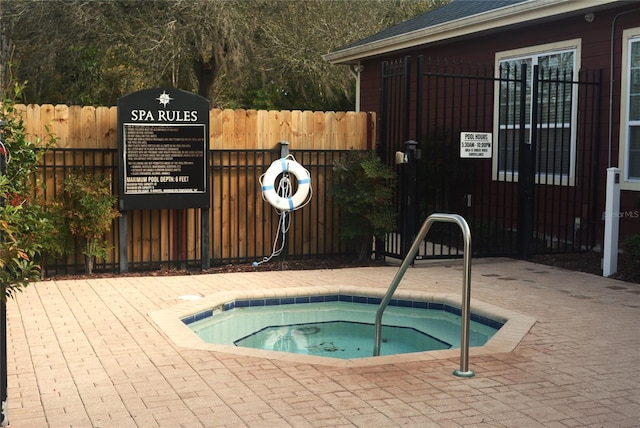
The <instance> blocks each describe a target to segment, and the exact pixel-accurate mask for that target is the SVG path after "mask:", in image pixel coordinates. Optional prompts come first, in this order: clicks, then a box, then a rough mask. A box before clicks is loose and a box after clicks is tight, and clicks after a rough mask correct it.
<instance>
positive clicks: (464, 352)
mask: <svg viewBox="0 0 640 428" xmlns="http://www.w3.org/2000/svg"><path fill="white" fill-rule="evenodd" d="M436 222H444V223H456V224H457V225H458V226H459V227H460V230H461V232H462V237H463V239H464V254H463V264H464V270H463V272H462V319H461V322H460V328H461V334H460V369H459V370H455V371H454V372H453V374H454V375H455V376H458V377H473V376H474V375H475V373H474V372H473V371H471V370H469V321H470V318H471V311H470V305H471V231H470V229H469V225H468V224H467V222H466V221H465V219H464V218H462V217H461V216H459V215H457V214H437V213H436V214H431V215H430V216H429V217H427V219H426V220H425V221H424V223H423V224H422V227H421V228H420V231H419V232H418V235H417V236H416V237H415V239H414V241H413V244H412V245H411V248H410V249H409V251H408V253H407V255H406V256H405V258H404V259H403V260H402V264H401V265H400V268H399V269H398V272H396V275H395V276H394V277H393V280H392V281H391V284H390V285H389V288H388V289H387V292H386V294H385V295H384V297H383V299H382V301H381V302H380V305H379V306H378V310H377V311H376V320H375V339H374V340H375V342H374V346H373V356H374V357H377V356H379V355H380V343H381V339H382V315H383V313H384V310H385V309H386V308H387V306H388V305H389V301H391V297H392V296H393V293H394V292H395V291H396V288H398V285H399V284H400V281H401V280H402V277H403V276H404V274H405V272H406V271H407V268H408V267H409V266H410V265H411V264H412V263H413V259H414V258H415V256H416V254H417V253H418V249H419V248H420V244H421V243H422V241H423V240H424V238H425V237H426V236H427V233H428V232H429V229H430V228H431V225H432V224H433V223H436Z"/></svg>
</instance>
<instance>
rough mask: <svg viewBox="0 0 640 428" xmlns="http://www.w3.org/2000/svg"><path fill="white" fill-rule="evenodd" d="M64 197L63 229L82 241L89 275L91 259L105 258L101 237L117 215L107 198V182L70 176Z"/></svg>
mask: <svg viewBox="0 0 640 428" xmlns="http://www.w3.org/2000/svg"><path fill="white" fill-rule="evenodd" d="M64 193H65V208H64V210H63V212H64V213H65V215H66V220H67V226H68V228H69V232H70V233H71V234H72V235H73V236H76V237H77V238H80V239H82V240H83V248H82V252H83V253H84V255H85V267H86V270H87V273H88V274H90V275H91V274H92V273H93V261H94V259H95V258H96V257H101V258H106V257H107V250H108V249H109V247H108V245H107V242H106V241H105V240H104V234H105V233H106V232H108V231H109V229H110V228H111V223H112V222H113V219H114V218H116V217H118V216H119V215H120V213H119V212H118V210H116V209H115V197H114V196H112V195H111V181H110V180H109V178H107V177H97V176H93V175H89V174H72V175H70V176H69V177H67V179H66V180H65V182H64Z"/></svg>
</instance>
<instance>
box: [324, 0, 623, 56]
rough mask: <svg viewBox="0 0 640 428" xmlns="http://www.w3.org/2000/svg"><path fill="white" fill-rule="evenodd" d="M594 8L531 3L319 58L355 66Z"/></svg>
mask: <svg viewBox="0 0 640 428" xmlns="http://www.w3.org/2000/svg"><path fill="white" fill-rule="evenodd" d="M616 2H620V0H600V1H599V2H598V6H600V7H602V6H603V5H605V4H609V3H616ZM593 6H594V4H593V2H592V1H590V0H530V1H526V2H523V3H518V4H516V5H513V6H508V7H504V8H499V9H495V10H492V11H489V12H485V13H481V14H477V15H473V16H470V17H466V18H461V19H456V20H454V21H449V22H446V23H444V24H439V25H435V26H432V27H428V28H424V29H420V30H416V31H412V32H408V33H404V34H400V35H398V36H394V37H389V38H386V39H382V40H377V41H374V42H371V43H367V44H364V45H360V46H354V47H352V48H347V49H343V50H339V51H335V52H330V53H328V54H326V55H323V56H322V58H323V59H324V60H325V61H328V62H329V63H331V64H356V63H359V62H360V61H362V60H363V59H366V58H371V57H376V56H380V55H385V54H388V53H391V52H397V51H401V50H403V49H408V48H412V47H415V46H421V45H426V44H429V43H434V42H438V41H443V40H448V39H452V38H455V37H460V36H465V35H469V34H474V33H481V32H483V31H487V30H491V29H495V28H500V27H506V26H509V25H515V24H520V23H523V22H528V21H533V20H535V19H541V18H548V17H550V16H555V15H561V14H564V13H570V12H577V11H580V10H583V9H591V8H593Z"/></svg>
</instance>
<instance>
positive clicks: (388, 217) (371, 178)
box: [329, 151, 395, 260]
mask: <svg viewBox="0 0 640 428" xmlns="http://www.w3.org/2000/svg"><path fill="white" fill-rule="evenodd" d="M334 171H335V176H334V182H333V183H332V186H331V188H330V189H329V195H331V196H332V197H333V201H334V204H335V205H337V206H338V207H339V209H340V220H339V227H340V239H341V240H342V241H343V242H345V243H346V244H347V246H348V248H349V249H350V250H353V251H355V252H356V254H357V256H358V259H359V260H364V259H365V258H366V257H367V256H369V255H370V254H371V247H372V239H373V237H375V238H376V239H384V237H385V234H387V233H389V232H392V231H393V230H394V229H395V211H394V209H393V205H392V196H393V186H394V180H395V175H394V173H393V171H392V170H391V169H390V168H389V167H387V166H386V165H384V164H383V163H382V161H381V160H380V158H379V157H378V156H377V155H376V154H375V153H374V152H358V151H351V152H349V153H348V154H347V155H345V156H344V157H343V158H342V159H340V161H338V162H336V163H335V165H334Z"/></svg>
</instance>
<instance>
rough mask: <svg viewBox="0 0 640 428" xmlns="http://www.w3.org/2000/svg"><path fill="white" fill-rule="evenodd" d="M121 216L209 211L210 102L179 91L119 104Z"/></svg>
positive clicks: (149, 93)
mask: <svg viewBox="0 0 640 428" xmlns="http://www.w3.org/2000/svg"><path fill="white" fill-rule="evenodd" d="M118 157H119V168H118V172H119V203H120V207H119V208H120V210H122V211H124V210H130V209H163V208H178V209H179V208H208V207H209V181H208V168H207V167H208V162H207V160H208V158H209V101H208V100H207V99H206V98H203V97H201V96H199V95H196V94H192V93H190V92H186V91H181V90H178V89H170V88H159V89H146V90H142V91H138V92H134V93H132V94H129V95H126V96H124V97H122V98H120V99H119V100H118Z"/></svg>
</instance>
